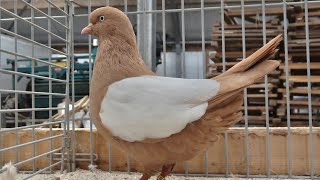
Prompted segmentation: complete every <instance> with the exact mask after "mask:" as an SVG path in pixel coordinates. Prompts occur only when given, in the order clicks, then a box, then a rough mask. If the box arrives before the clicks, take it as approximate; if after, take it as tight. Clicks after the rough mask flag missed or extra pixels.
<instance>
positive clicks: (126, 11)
mask: <svg viewBox="0 0 320 180" xmlns="http://www.w3.org/2000/svg"><path fill="white" fill-rule="evenodd" d="M123 5H124V13H125V14H126V15H127V13H128V0H123Z"/></svg>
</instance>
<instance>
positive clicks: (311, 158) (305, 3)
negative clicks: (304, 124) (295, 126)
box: [304, 0, 314, 179]
mask: <svg viewBox="0 0 320 180" xmlns="http://www.w3.org/2000/svg"><path fill="white" fill-rule="evenodd" d="M308 11H309V10H308V1H306V0H304V17H305V30H306V33H305V34H306V56H307V57H306V59H307V84H308V90H307V91H308V119H309V166H310V177H311V178H312V179H313V178H314V177H313V176H314V152H313V151H314V150H313V132H312V99H311V88H312V87H311V68H310V38H309V14H308Z"/></svg>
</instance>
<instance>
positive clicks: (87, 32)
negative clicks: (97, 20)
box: [81, 23, 92, 34]
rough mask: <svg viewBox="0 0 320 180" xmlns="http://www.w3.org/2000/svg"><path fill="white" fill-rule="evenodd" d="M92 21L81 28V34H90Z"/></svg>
mask: <svg viewBox="0 0 320 180" xmlns="http://www.w3.org/2000/svg"><path fill="white" fill-rule="evenodd" d="M91 27H92V23H90V24H89V25H88V26H87V27H85V28H83V29H82V31H81V34H91Z"/></svg>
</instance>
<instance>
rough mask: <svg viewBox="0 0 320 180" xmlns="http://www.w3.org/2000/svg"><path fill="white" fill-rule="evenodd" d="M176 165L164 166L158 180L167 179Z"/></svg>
mask: <svg viewBox="0 0 320 180" xmlns="http://www.w3.org/2000/svg"><path fill="white" fill-rule="evenodd" d="M175 165H176V164H169V165H164V166H162V171H161V173H160V175H159V176H158V178H157V180H165V177H166V176H168V175H169V174H170V173H171V172H172V170H173V167H174V166H175Z"/></svg>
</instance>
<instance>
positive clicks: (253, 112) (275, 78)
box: [208, 8, 293, 125]
mask: <svg viewBox="0 0 320 180" xmlns="http://www.w3.org/2000/svg"><path fill="white" fill-rule="evenodd" d="M289 11H293V8H290V9H289ZM261 12H262V11H261V9H259V8H246V9H245V11H244V15H245V20H246V24H245V26H244V29H245V31H244V32H245V42H244V43H245V48H244V47H243V42H242V41H243V38H242V28H243V27H242V25H241V10H240V9H230V10H225V12H224V17H225V18H224V19H225V25H224V31H222V27H221V24H215V25H214V27H213V42H212V45H213V47H214V49H215V50H216V51H217V53H216V54H215V55H213V56H210V57H209V58H210V59H211V60H212V61H213V62H214V63H212V64H209V65H208V66H209V68H208V69H209V73H208V77H214V76H217V75H219V74H220V73H222V72H223V70H224V69H225V70H227V69H229V68H230V67H232V66H233V65H234V64H236V63H237V62H239V61H240V60H241V59H243V57H247V56H249V55H251V54H252V53H253V52H255V51H256V50H257V49H259V48H260V47H261V46H263V43H264V40H263V34H262V31H263V25H262V21H261V20H260V19H259V18H257V15H259V14H260V15H261ZM265 12H266V16H268V17H269V18H268V20H267V21H266V31H265V32H266V41H267V42H268V41H269V40H271V39H272V38H274V37H276V36H277V35H279V34H281V33H282V26H281V18H280V17H281V15H282V9H281V8H268V9H266V11H265ZM238 22H240V23H238ZM223 33H224V35H223ZM223 36H224V39H225V52H223V50H222V46H223V45H222V38H223ZM243 52H245V53H243ZM223 53H224V54H225V56H224V57H225V60H223ZM273 59H279V57H278V54H276V55H275V57H274V58H273ZM223 61H225V62H223ZM223 66H225V67H223ZM279 74H280V72H279V71H278V70H276V71H274V72H272V73H271V74H270V75H268V77H267V78H268V82H267V83H266V84H265V82H264V79H261V80H260V81H258V82H257V83H256V84H253V85H251V86H250V87H248V88H247V102H248V103H247V107H243V109H247V114H248V116H246V117H247V118H248V123H249V125H265V123H266V112H267V111H268V112H269V120H270V121H271V122H270V123H272V122H273V121H275V120H277V119H275V117H276V105H277V98H278V94H277V86H278V84H279ZM265 90H267V92H268V93H267V95H268V99H267V100H266V98H265V94H266V93H265V92H266V91H265ZM266 101H267V102H268V108H266V103H265V102H266ZM244 113H245V112H244ZM243 123H244V120H243V121H241V122H240V124H243Z"/></svg>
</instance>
